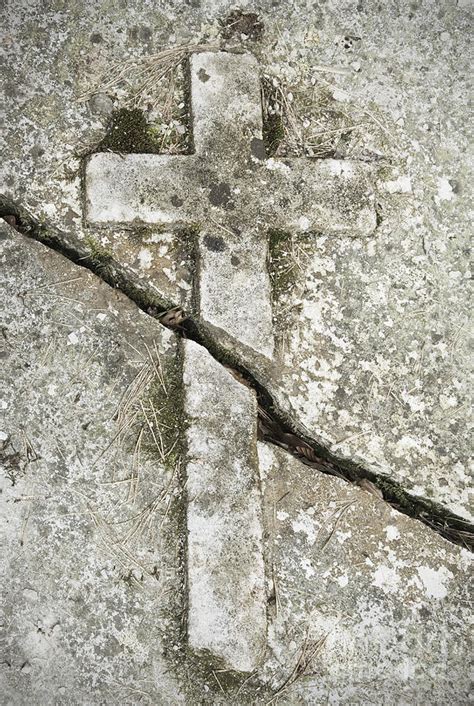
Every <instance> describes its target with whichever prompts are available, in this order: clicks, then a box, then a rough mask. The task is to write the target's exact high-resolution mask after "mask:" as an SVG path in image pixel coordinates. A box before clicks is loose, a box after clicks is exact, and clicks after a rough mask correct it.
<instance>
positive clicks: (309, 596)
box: [259, 444, 472, 706]
mask: <svg viewBox="0 0 474 706" xmlns="http://www.w3.org/2000/svg"><path fill="white" fill-rule="evenodd" d="M259 458H260V468H261V473H262V478H263V487H264V508H265V510H264V512H265V515H264V516H265V526H266V530H267V533H268V534H267V537H268V542H267V544H266V549H267V564H268V566H269V567H271V568H270V571H271V578H272V583H273V590H272V594H271V604H270V605H271V609H270V613H269V638H268V644H269V652H270V654H269V657H268V660H267V662H266V664H265V667H264V669H263V674H264V675H265V677H264V678H265V679H267V680H268V681H269V682H270V683H271V684H272V687H273V690H274V694H275V697H276V695H278V694H279V693H280V694H281V702H282V703H289V704H293V703H305V704H314V703H333V704H347V705H349V704H367V703H377V704H386V705H387V706H391V705H393V706H395V705H398V704H401V703H415V704H423V703H428V702H429V703H436V704H453V703H455V704H462V703H467V702H468V701H469V693H470V678H469V661H470V659H469V655H470V651H471V650H470V609H469V604H470V599H471V598H472V596H471V593H470V586H469V584H470V582H469V576H470V572H471V571H472V555H471V554H470V553H469V552H467V551H466V550H465V549H460V548H459V547H455V546H453V545H452V544H450V543H449V542H447V541H445V540H444V539H442V538H441V537H439V536H437V535H434V534H433V532H431V530H430V529H429V528H427V527H425V526H424V525H422V524H420V523H419V522H416V521H414V520H412V519H410V518H408V517H406V516H404V515H401V514H399V513H398V512H396V511H395V510H393V509H392V508H391V507H390V506H389V505H387V504H386V503H384V502H383V501H381V500H379V499H378V498H375V497H374V496H373V495H371V494H370V493H367V492H366V491H364V490H362V489H360V488H358V487H356V486H351V485H348V484H347V483H344V482H343V481H340V480H339V479H337V478H333V477H330V476H324V475H322V474H320V473H317V472H315V471H314V470H313V469H311V468H308V467H307V466H304V465H303V464H302V463H301V462H300V461H298V460H296V459H294V458H292V457H291V456H289V455H288V454H286V453H285V452H284V451H282V450H280V449H277V448H275V447H271V446H268V445H266V444H259ZM297 665H299V669H297Z"/></svg>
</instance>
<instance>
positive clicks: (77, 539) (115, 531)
mask: <svg viewBox="0 0 474 706" xmlns="http://www.w3.org/2000/svg"><path fill="white" fill-rule="evenodd" d="M0 241H1V242H0V252H1V255H0V259H1V268H2V293H1V301H2V311H1V318H2V333H3V335H2V343H1V348H2V350H1V354H2V358H1V360H2V364H1V370H0V373H1V378H2V382H1V388H2V400H1V416H2V420H1V426H0V457H1V461H2V463H1V472H0V537H1V540H0V541H1V552H0V575H1V578H0V590H1V600H0V613H1V617H0V625H1V628H0V632H2V631H3V632H2V647H1V652H2V657H1V659H0V691H1V693H2V697H1V700H2V701H3V702H4V703H8V704H26V703H33V702H34V703H41V704H53V703H102V704H104V703H110V704H112V703H116V702H117V701H120V702H121V703H131V702H133V701H135V700H136V698H137V697H136V694H137V693H139V692H140V693H142V691H143V690H146V692H147V693H148V694H149V698H150V701H152V702H154V703H158V702H161V701H162V700H164V701H167V702H168V703H179V702H180V701H181V696H180V691H181V687H180V686H178V684H177V683H176V681H175V678H174V677H173V676H172V675H171V673H170V666H171V663H170V661H169V659H167V658H165V657H164V654H165V652H166V650H167V646H168V645H169V644H170V641H172V640H173V634H174V633H173V623H172V620H171V616H172V615H173V611H175V610H176V609H175V608H174V607H173V601H174V600H175V599H171V600H170V597H171V596H176V595H178V596H179V595H180V588H181V579H180V576H179V557H178V556H176V555H173V552H172V551H167V550H166V549H165V548H166V546H167V540H166V533H167V532H168V531H169V530H168V529H167V528H168V523H169V521H170V520H169V517H168V516H167V511H166V509H167V506H168V503H169V502H170V501H171V497H172V493H173V492H174V490H175V482H174V481H173V477H175V473H174V470H175V469H174V467H173V462H172V458H171V456H168V457H167V458H165V459H164V458H163V455H164V454H163V453H161V452H160V451H159V450H158V449H157V448H156V446H154V444H153V438H152V435H151V433H150V431H149V427H148V430H147V427H146V419H147V418H148V419H149V420H152V421H153V424H157V423H158V424H157V426H155V427H154V433H155V435H156V434H159V433H160V428H161V433H164V427H160V424H161V416H160V413H159V410H160V409H161V408H162V407H163V405H165V406H166V396H165V393H164V390H163V388H162V385H161V383H160V381H159V379H158V378H159V377H160V375H165V376H166V380H164V384H165V385H169V384H170V382H169V377H168V376H170V375H171V373H172V371H173V366H174V360H175V352H176V345H175V342H174V336H173V334H171V333H170V332H169V331H168V330H167V329H165V328H163V327H162V326H160V325H159V324H158V322H156V321H153V320H152V319H151V318H150V317H148V316H146V315H145V314H143V313H142V312H141V311H140V310H139V309H138V308H137V307H136V306H135V305H134V304H133V303H132V302H130V301H129V300H127V298H126V297H124V296H123V295H122V294H120V293H118V292H117V291H116V290H114V289H112V288H110V287H109V286H107V285H106V284H105V283H104V282H102V281H101V280H99V279H98V278H97V277H95V276H94V275H92V274H91V273H90V272H88V271H87V270H84V269H83V268H80V267H77V266H74V265H72V264H71V262H69V261H68V260H67V259H65V258H64V257H62V256H60V255H58V254H57V253H54V252H52V251H51V250H50V249H49V248H46V247H44V246H43V245H41V244H39V243H37V242H35V241H32V240H30V239H28V238H25V237H23V236H21V235H20V234H18V233H17V232H16V231H14V230H13V229H11V228H10V227H9V226H7V225H6V224H5V223H3V222H2V223H1V224H0ZM160 366H162V367H161V368H160ZM157 371H158V372H157ZM150 400H152V401H150ZM153 400H154V402H153ZM153 410H155V412H156V415H157V416H156V418H155V416H154V412H153ZM166 421H167V424H168V425H169V423H170V420H169V419H167V420H166ZM144 425H145V426H144ZM164 451H165V452H166V446H165V449H164ZM173 532H175V529H173ZM163 596H167V597H168V598H164V597H163ZM173 659H174V656H173Z"/></svg>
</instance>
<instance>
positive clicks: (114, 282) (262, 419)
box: [0, 195, 474, 551]
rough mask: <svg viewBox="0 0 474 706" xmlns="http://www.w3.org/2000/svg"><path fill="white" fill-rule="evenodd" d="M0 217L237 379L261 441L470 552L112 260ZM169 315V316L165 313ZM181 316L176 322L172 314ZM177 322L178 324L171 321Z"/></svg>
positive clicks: (456, 525) (444, 525) (9, 209)
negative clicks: (317, 435)
mask: <svg viewBox="0 0 474 706" xmlns="http://www.w3.org/2000/svg"><path fill="white" fill-rule="evenodd" d="M0 217H1V218H3V220H4V221H6V222H7V223H8V224H9V225H10V226H12V227H13V228H15V229H16V230H17V231H18V232H20V233H22V234H23V235H25V236H27V237H30V238H32V239H34V240H37V241H39V242H41V243H43V245H46V246H47V247H50V248H51V249H53V250H55V251H57V252H59V253H60V254H61V255H63V256H64V257H66V258H67V259H69V260H71V261H72V262H73V263H74V264H76V265H79V266H80V267H84V268H85V269H88V270H90V271H91V272H93V273H94V274H95V275H97V276H98V277H99V278H101V279H102V280H103V281H105V282H106V283H107V284H109V285H110V286H111V287H114V288H116V289H119V290H120V291H121V292H122V293H123V294H125V295H126V296H127V297H128V298H129V299H131V300H132V301H133V302H134V303H135V304H136V305H137V306H138V307H139V308H140V309H141V310H142V311H144V312H145V313H146V314H148V315H149V316H152V317H153V318H155V319H158V320H159V321H160V323H162V325H165V326H166V325H167V326H168V327H169V328H172V329H173V330H174V331H175V333H176V334H177V335H178V336H181V337H182V338H189V339H191V340H193V341H195V342H196V343H198V344H200V345H202V346H203V347H204V348H206V349H207V351H208V352H209V353H210V355H211V356H212V357H213V358H214V359H215V360H216V361H217V362H219V363H220V364H222V365H225V366H226V367H227V369H228V370H229V371H230V372H232V374H234V376H235V377H237V379H238V380H239V381H240V382H241V383H243V384H245V385H247V386H249V387H251V388H252V389H253V390H254V391H255V393H256V395H257V401H258V410H259V413H258V414H259V437H260V439H261V440H263V441H267V442H269V443H272V444H275V445H277V446H279V447H280V448H283V449H284V450H286V451H287V452H288V453H290V454H291V455H293V456H295V457H296V458H298V459H299V460H300V461H301V462H302V463H304V464H305V465H307V466H310V467H311V468H314V469H315V470H318V471H320V472H322V473H326V474H329V475H333V476H337V477H339V478H342V479H344V480H345V481H347V482H349V483H357V484H358V485H360V486H361V487H362V488H365V490H368V491H369V492H372V493H373V494H376V495H378V496H379V497H381V496H383V500H384V501H385V502H387V503H388V504H389V505H391V506H392V507H393V508H394V509H396V510H398V511H399V512H401V513H403V514H405V515H408V516H409V517H412V518H413V519H416V520H418V521H420V522H422V523H423V524H425V525H427V526H428V527H429V528H430V529H432V530H433V531H434V532H436V533H438V534H440V535H441V536H442V537H444V538H445V539H446V540H448V541H449V542H451V543H453V544H456V545H459V546H462V547H465V548H467V549H469V550H470V551H474V525H473V524H471V523H469V522H468V521H467V520H464V519H463V518H462V517H459V516H457V515H455V514H454V513H452V512H450V511H449V510H448V509H446V508H445V507H443V506H442V505H441V504H439V503H434V502H433V501H431V500H428V499H427V498H423V497H420V496H413V495H411V494H410V493H409V492H407V491H406V490H404V489H403V487H402V486H401V485H400V484H399V483H397V482H396V481H393V480H392V479H390V478H388V477H383V476H379V475H377V474H375V473H373V472H372V471H369V470H368V469H365V468H363V467H362V466H360V465H358V464H355V463H351V462H349V461H346V460H343V459H340V458H337V457H336V456H335V455H333V454H331V453H330V452H329V451H328V450H327V449H325V448H324V447H322V446H321V445H319V444H318V443H317V442H316V441H315V440H314V439H311V438H310V437H308V436H306V435H304V434H301V432H300V431H299V430H298V428H297V426H298V425H297V423H295V422H293V421H292V420H284V419H283V413H281V412H279V411H278V410H276V409H275V404H274V401H273V399H272V396H271V394H270V393H269V392H268V390H267V389H266V387H265V386H264V385H263V384H261V383H260V382H259V381H258V379H257V377H256V375H254V374H253V373H252V372H251V371H250V370H249V369H248V367H246V366H244V365H242V364H241V363H240V362H237V363H235V361H232V362H233V364H232V365H230V366H229V365H228V362H229V361H228V357H229V356H228V355H226V351H225V349H223V347H222V345H221V344H218V343H216V342H215V340H214V339H213V336H212V333H210V332H209V331H208V330H207V329H206V327H205V326H204V325H203V324H202V322H199V321H196V320H194V318H192V317H190V316H187V317H184V316H183V314H182V310H181V309H180V307H176V305H175V302H171V301H168V300H166V299H165V298H164V297H163V296H161V295H159V294H158V293H157V292H155V293H150V292H147V291H146V290H145V289H144V287H143V285H142V286H141V287H140V286H139V285H138V284H136V283H134V282H132V281H131V279H130V276H129V273H127V272H126V270H125V269H124V268H121V267H120V265H119V264H118V263H116V262H115V260H113V258H112V259H111V260H110V261H108V262H107V264H106V265H104V263H101V262H99V261H97V260H96V259H94V256H93V255H92V254H91V252H90V250H89V249H88V248H87V243H84V244H83V243H81V242H80V241H77V240H75V239H72V238H71V237H70V236H69V235H68V234H67V233H65V232H63V231H61V230H59V229H58V228H56V227H55V226H51V225H47V224H46V223H44V222H43V223H42V222H40V221H39V220H37V219H35V218H34V217H32V216H31V214H30V213H28V211H27V210H26V209H24V208H23V207H22V206H21V205H19V204H18V203H17V202H15V201H13V200H12V199H10V198H8V197H6V196H3V195H0ZM170 311H172V312H173V316H172V317H167V316H166V314H167V313H168V312H170ZM178 311H179V312H181V315H180V316H178V317H176V316H175V314H176V312H178ZM176 321H179V323H178V324H174V323H172V322H176Z"/></svg>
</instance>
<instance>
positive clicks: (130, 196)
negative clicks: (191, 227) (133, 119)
mask: <svg viewBox="0 0 474 706" xmlns="http://www.w3.org/2000/svg"><path fill="white" fill-rule="evenodd" d="M197 168H198V165H197V161H196V159H195V158H194V157H193V156H192V155H187V156H181V155H179V156H178V155H157V154H127V155H124V156H122V155H119V154H112V153H104V152H98V153H97V154H93V155H92V156H91V157H90V158H89V160H88V162H87V165H86V218H87V220H88V221H89V222H91V223H99V224H106V223H113V224H117V223H131V222H133V221H138V222H141V223H150V224H161V225H167V224H172V225H175V224H179V223H190V222H195V221H199V220H200V219H201V218H202V217H203V207H202V202H203V199H202V193H201V191H200V187H199V181H197V179H196V169H197Z"/></svg>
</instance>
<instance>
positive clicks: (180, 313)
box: [147, 306, 189, 329]
mask: <svg viewBox="0 0 474 706" xmlns="http://www.w3.org/2000/svg"><path fill="white" fill-rule="evenodd" d="M150 308H151V307H150ZM147 313H151V312H150V311H147ZM155 316H156V317H157V318H158V321H159V322H160V324H163V326H166V327H167V328H171V329H180V328H181V324H182V323H183V321H186V319H187V318H189V317H188V316H187V315H186V313H185V312H184V309H182V308H181V307H180V306H173V307H172V308H171V309H168V310H167V311H165V312H163V313H161V314H158V313H157V314H155Z"/></svg>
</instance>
